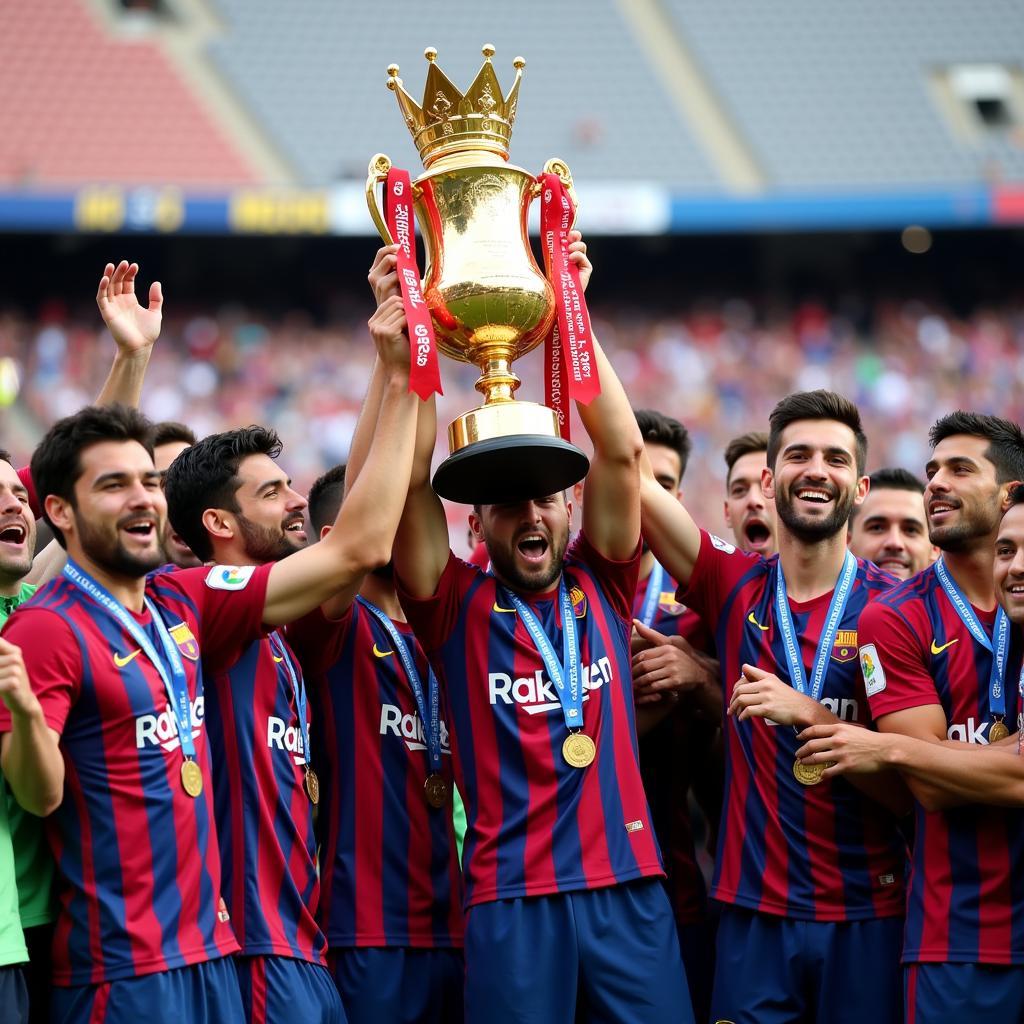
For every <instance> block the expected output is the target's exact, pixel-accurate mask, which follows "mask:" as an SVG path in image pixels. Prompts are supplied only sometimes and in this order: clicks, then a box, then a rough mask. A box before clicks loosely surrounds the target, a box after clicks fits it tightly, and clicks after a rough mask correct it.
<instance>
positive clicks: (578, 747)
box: [562, 732, 597, 768]
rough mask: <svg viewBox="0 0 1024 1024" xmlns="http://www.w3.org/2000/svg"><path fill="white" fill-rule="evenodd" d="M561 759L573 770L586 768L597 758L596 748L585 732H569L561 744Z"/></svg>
mask: <svg viewBox="0 0 1024 1024" xmlns="http://www.w3.org/2000/svg"><path fill="white" fill-rule="evenodd" d="M562 757H564V758H565V760H566V761H567V762H568V763H569V764H571V765H572V766H573V768H586V767H587V765H588V764H593V761H594V758H595V757H597V747H596V746H595V744H594V741H593V740H592V739H591V738H590V737H589V736H588V735H587V734H586V733H585V732H571V733H569V735H568V736H566V737H565V742H564V743H563V744H562Z"/></svg>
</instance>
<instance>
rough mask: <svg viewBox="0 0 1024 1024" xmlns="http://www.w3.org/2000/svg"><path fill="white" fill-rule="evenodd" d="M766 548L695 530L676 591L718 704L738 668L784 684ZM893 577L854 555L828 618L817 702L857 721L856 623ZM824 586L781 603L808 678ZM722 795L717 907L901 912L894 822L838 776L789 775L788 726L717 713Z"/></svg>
mask: <svg viewBox="0 0 1024 1024" xmlns="http://www.w3.org/2000/svg"><path fill="white" fill-rule="evenodd" d="M777 572H778V556H775V557H773V558H771V559H768V560H767V561H766V560H764V559H762V558H761V557H760V556H755V555H749V554H745V553H743V552H741V551H738V550H737V549H736V548H735V547H734V546H733V545H732V544H729V543H728V542H727V541H724V540H721V539H720V538H718V537H714V536H712V535H711V534H709V533H706V532H703V531H702V533H701V546H700V555H699V556H698V559H697V564H696V566H695V568H694V572H693V576H692V577H691V578H690V584H689V587H688V588H687V589H686V590H685V592H684V591H680V600H685V601H687V602H688V603H689V604H690V606H691V607H693V608H694V609H696V610H697V611H698V612H699V613H700V615H701V616H702V617H703V618H704V620H705V621H706V622H707V624H708V625H709V626H710V627H711V628H712V629H713V630H714V636H715V647H716V649H717V651H718V653H719V658H720V661H721V666H722V684H723V686H724V689H725V706H726V707H728V705H729V701H730V700H731V698H732V690H733V686H734V685H735V684H736V681H737V680H738V679H739V678H740V668H741V666H742V665H744V664H750V665H756V666H758V667H759V668H762V669H764V670H765V671H766V672H773V673H775V674H776V675H777V676H778V677H779V678H780V679H781V680H783V681H784V682H788V681H789V678H790V677H789V668H788V664H787V661H786V654H785V650H784V647H783V640H782V633H781V630H780V629H779V626H778V623H777V622H776V616H775V608H774V600H775V586H776V579H777ZM893 583H894V580H893V577H891V576H890V575H888V573H884V572H882V570H880V569H878V568H877V567H876V566H874V565H873V564H872V563H870V562H865V561H864V560H863V559H858V560H857V573H856V576H855V579H854V584H853V587H852V588H851V592H850V596H849V599H848V601H847V603H846V608H845V610H844V613H843V616H842V619H841V620H840V622H839V628H838V632H837V634H836V639H835V641H834V643H833V647H832V651H831V656H830V659H829V663H828V674H827V676H826V679H825V687H824V691H823V696H822V698H821V700H822V703H823V704H824V705H825V706H826V707H828V708H829V709H830V710H832V711H833V712H834V713H835V714H836V715H838V716H839V717H840V718H842V719H845V720H847V721H854V722H862V723H865V722H867V721H868V708H867V700H866V697H865V694H864V687H863V682H862V680H861V677H860V672H859V670H858V665H857V629H858V620H859V618H860V615H861V613H862V612H863V610H864V608H865V606H866V605H867V604H868V602H870V601H873V600H875V599H877V598H878V597H880V596H881V595H882V594H884V593H885V592H886V591H888V590H889V588H890V587H891V586H892V585H893ZM831 599H832V592H831V591H830V592H829V593H827V594H823V595H821V596H820V597H817V598H814V599H813V600H811V601H805V602H797V601H793V600H790V609H791V611H792V615H793V623H794V626H795V628H796V632H797V636H798V638H799V644H800V650H801V653H802V656H803V662H804V668H805V670H806V672H807V676H808V678H810V675H811V671H812V666H813V664H814V656H815V652H816V650H817V646H818V639H819V637H820V635H821V630H822V628H823V626H824V623H825V617H826V613H827V611H828V606H829V603H830V601H831ZM722 729H723V735H724V741H725V803H724V808H723V813H722V823H721V830H720V832H719V837H718V854H717V857H716V860H715V874H714V878H713V880H712V887H711V895H712V896H713V897H714V898H715V899H718V900H722V901H723V902H725V903H733V904H737V905H739V906H742V907H748V908H750V909H752V910H757V911H763V912H765V913H770V914H779V915H782V916H784V917H789V918H795V919H801V920H810V921H855V920H865V919H869V918H876V917H899V916H902V914H903V894H904V887H903V866H904V858H905V849H904V845H903V842H902V840H901V838H900V835H899V832H898V831H897V827H896V820H895V818H894V817H893V816H892V815H891V814H890V813H889V812H888V811H887V810H886V809H885V808H883V807H882V806H881V805H880V804H877V803H875V802H874V801H873V800H871V799H869V798H868V797H867V796H865V795H864V794H862V793H861V792H860V790H858V789H856V788H855V787H854V786H853V785H852V784H851V783H850V782H848V781H847V780H846V779H844V778H842V777H840V778H836V779H832V780H824V781H822V782H821V783H819V784H818V785H816V786H802V785H801V784H800V783H799V782H797V780H796V778H794V776H793V763H794V761H795V759H796V751H797V749H798V747H799V746H800V743H799V742H798V741H797V738H796V730H794V729H792V728H789V727H780V726H775V725H770V724H768V722H767V721H766V720H764V719H761V718H751V719H747V720H746V721H743V722H740V721H738V720H737V719H736V718H732V717H726V719H725V721H724V723H723V726H722Z"/></svg>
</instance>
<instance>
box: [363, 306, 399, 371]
mask: <svg viewBox="0 0 1024 1024" xmlns="http://www.w3.org/2000/svg"><path fill="white" fill-rule="evenodd" d="M369 327H370V337H371V338H373V343H374V345H376V346H377V355H378V356H380V361H381V364H382V365H383V367H384V369H385V370H387V371H390V372H391V373H404V374H405V376H406V377H408V375H409V335H408V332H407V330H406V320H405V307H404V306H403V305H402V296H401V295H399V294H397V292H396V293H394V294H392V295H389V296H388V297H387V298H386V299H385V300H384V301H383V302H382V303H381V304H380V305H379V306H378V307H377V311H376V312H375V313H374V314H373V316H371V317H370V321H369Z"/></svg>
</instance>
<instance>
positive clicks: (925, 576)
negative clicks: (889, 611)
mask: <svg viewBox="0 0 1024 1024" xmlns="http://www.w3.org/2000/svg"><path fill="white" fill-rule="evenodd" d="M878 571H879V572H881V570H878ZM885 575H888V573H886V574H885ZM934 588H935V573H934V571H933V570H932V568H931V566H929V567H928V568H927V569H922V570H921V572H919V573H918V574H917V575H916V576H911V577H910V578H909V579H905V580H896V581H895V582H894V583H893V584H892V585H890V586H889V587H888V588H886V589H885V590H883V591H882V593H880V594H879V596H878V598H877V599H876V603H878V604H880V605H882V606H883V607H888V608H894V609H900V610H902V611H908V610H910V609H911V608H913V607H914V606H915V605H920V604H922V603H923V602H924V601H925V600H926V599H927V597H928V595H929V594H931V592H932V591H933V590H934Z"/></svg>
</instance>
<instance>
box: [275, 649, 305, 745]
mask: <svg viewBox="0 0 1024 1024" xmlns="http://www.w3.org/2000/svg"><path fill="white" fill-rule="evenodd" d="M269 639H270V648H271V650H273V649H274V648H275V647H276V648H277V649H278V650H279V651H280V652H281V660H282V661H283V662H284V667H285V670H286V671H287V673H288V678H289V679H291V681H292V693H293V694H294V695H295V710H296V711H297V712H298V715H299V722H300V723H301V729H302V763H303V764H305V765H309V762H310V756H309V723H308V722H307V721H306V704H307V702H306V686H305V683H300V682H299V676H298V673H297V672H296V671H295V666H294V665H293V664H292V659H291V658H290V657H289V656H288V648H287V647H285V645H284V642H283V641H282V640H281V637H280V635H279V634H278V632H277V630H276V629H275V630H273V631H272V632H271V634H270V637H269Z"/></svg>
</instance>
